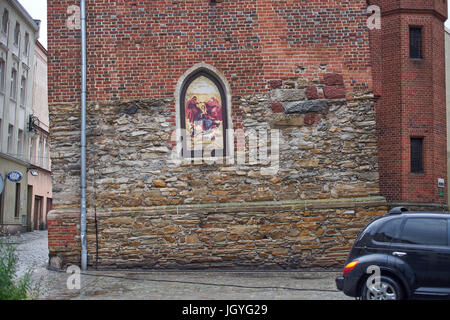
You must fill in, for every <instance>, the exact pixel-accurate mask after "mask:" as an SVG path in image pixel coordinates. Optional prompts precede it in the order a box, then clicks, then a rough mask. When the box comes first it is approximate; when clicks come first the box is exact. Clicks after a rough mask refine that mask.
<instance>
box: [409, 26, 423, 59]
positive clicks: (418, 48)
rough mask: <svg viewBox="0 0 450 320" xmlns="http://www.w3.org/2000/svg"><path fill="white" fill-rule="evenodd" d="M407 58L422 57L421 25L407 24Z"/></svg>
mask: <svg viewBox="0 0 450 320" xmlns="http://www.w3.org/2000/svg"><path fill="white" fill-rule="evenodd" d="M409 58H410V59H418V60H422V59H423V27H422V26H409Z"/></svg>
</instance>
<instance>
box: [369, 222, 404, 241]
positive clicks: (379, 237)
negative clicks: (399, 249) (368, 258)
mask: <svg viewBox="0 0 450 320" xmlns="http://www.w3.org/2000/svg"><path fill="white" fill-rule="evenodd" d="M401 222H402V220H401V219H393V220H389V221H387V222H386V223H384V224H383V225H382V226H381V228H379V229H378V230H377V232H376V233H375V235H374V237H373V240H375V241H377V242H398V239H397V238H396V236H397V234H398V229H399V227H400V223H401Z"/></svg>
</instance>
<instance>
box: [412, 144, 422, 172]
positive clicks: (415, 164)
mask: <svg viewBox="0 0 450 320" xmlns="http://www.w3.org/2000/svg"><path fill="white" fill-rule="evenodd" d="M423 171H424V170H423V138H411V172H412V173H423Z"/></svg>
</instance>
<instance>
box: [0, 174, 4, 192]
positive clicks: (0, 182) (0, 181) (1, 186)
mask: <svg viewBox="0 0 450 320" xmlns="http://www.w3.org/2000/svg"><path fill="white" fill-rule="evenodd" d="M4 187H5V181H4V180H3V176H0V194H2V193H3V189H4Z"/></svg>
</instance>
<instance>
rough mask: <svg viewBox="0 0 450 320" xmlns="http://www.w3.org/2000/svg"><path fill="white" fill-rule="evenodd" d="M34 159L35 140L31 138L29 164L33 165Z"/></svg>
mask: <svg viewBox="0 0 450 320" xmlns="http://www.w3.org/2000/svg"><path fill="white" fill-rule="evenodd" d="M35 157H36V139H35V138H31V139H30V162H31V163H33V164H35V163H36V161H35Z"/></svg>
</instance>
